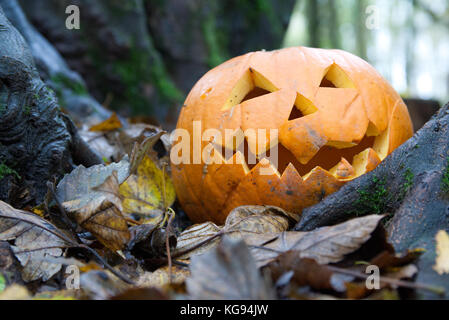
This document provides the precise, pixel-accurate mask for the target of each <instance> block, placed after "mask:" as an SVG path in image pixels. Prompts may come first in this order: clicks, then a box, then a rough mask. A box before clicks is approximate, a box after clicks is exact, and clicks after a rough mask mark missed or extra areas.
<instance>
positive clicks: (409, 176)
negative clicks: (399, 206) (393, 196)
mask: <svg viewBox="0 0 449 320" xmlns="http://www.w3.org/2000/svg"><path fill="white" fill-rule="evenodd" d="M414 178H415V175H414V174H413V172H412V170H410V168H407V170H405V174H404V179H405V182H404V184H403V185H402V188H401V192H400V194H399V199H403V198H404V197H405V194H406V193H407V191H408V190H410V188H411V187H412V185H413V179H414Z"/></svg>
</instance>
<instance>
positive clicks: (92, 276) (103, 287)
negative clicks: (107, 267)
mask: <svg viewBox="0 0 449 320" xmlns="http://www.w3.org/2000/svg"><path fill="white" fill-rule="evenodd" d="M80 288H81V289H82V291H83V294H84V295H85V296H86V297H87V298H89V299H92V300H106V299H110V298H111V297H113V296H116V295H119V294H121V293H122V292H124V291H126V290H127V289H130V286H129V285H128V284H126V283H124V282H123V281H121V280H120V279H118V278H117V277H116V276H114V275H113V274H112V273H111V272H110V271H99V270H93V271H89V272H85V273H83V274H81V277H80Z"/></svg>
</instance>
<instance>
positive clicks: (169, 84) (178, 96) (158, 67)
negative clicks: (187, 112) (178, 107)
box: [151, 58, 183, 103]
mask: <svg viewBox="0 0 449 320" xmlns="http://www.w3.org/2000/svg"><path fill="white" fill-rule="evenodd" d="M155 60H156V62H155V63H154V64H153V65H152V66H151V78H152V79H151V80H152V82H153V84H154V85H155V86H156V88H157V89H158V91H159V93H160V94H161V95H162V97H164V98H165V99H166V100H168V101H170V102H174V103H178V102H180V101H181V100H182V98H183V94H182V93H181V91H179V90H178V88H176V86H175V84H174V83H173V81H172V80H171V79H170V77H169V75H168V74H167V71H166V70H165V67H164V65H163V62H162V61H161V59H160V58H155Z"/></svg>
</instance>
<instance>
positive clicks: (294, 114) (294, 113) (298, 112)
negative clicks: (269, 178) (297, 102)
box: [288, 106, 304, 121]
mask: <svg viewBox="0 0 449 320" xmlns="http://www.w3.org/2000/svg"><path fill="white" fill-rule="evenodd" d="M302 117H304V114H303V113H302V112H301V110H299V109H298V108H297V107H295V106H293V108H292V112H291V113H290V117H288V121H291V120H295V119H298V118H302Z"/></svg>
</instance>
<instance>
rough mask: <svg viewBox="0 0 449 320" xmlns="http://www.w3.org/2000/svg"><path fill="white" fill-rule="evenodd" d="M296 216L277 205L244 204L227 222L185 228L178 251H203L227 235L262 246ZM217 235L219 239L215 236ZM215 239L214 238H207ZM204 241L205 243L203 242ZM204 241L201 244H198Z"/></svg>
mask: <svg viewBox="0 0 449 320" xmlns="http://www.w3.org/2000/svg"><path fill="white" fill-rule="evenodd" d="M294 217H295V216H294V215H291V214H290V213H288V212H286V211H284V210H282V209H280V208H277V207H273V206H241V207H237V208H235V209H234V210H232V211H231V212H230V213H229V215H228V217H227V218H226V222H225V225H224V226H223V227H222V226H217V225H216V224H214V223H213V222H205V223H202V224H197V225H193V226H191V227H189V228H187V229H186V230H184V231H183V232H182V233H181V234H180V236H179V237H178V245H177V247H176V251H175V253H180V252H184V251H189V250H191V249H192V248H194V247H197V248H195V250H191V251H189V252H188V253H186V254H185V255H182V258H183V259H185V258H188V257H190V256H192V255H197V254H201V253H203V252H205V251H207V250H209V249H211V248H213V247H215V246H216V245H217V244H218V242H219V238H218V237H217V235H219V234H226V235H227V236H228V237H230V238H233V239H242V240H244V241H245V242H246V244H248V245H256V246H257V245H262V244H263V243H265V242H266V241H268V240H271V239H273V238H276V237H277V235H278V234H279V233H280V232H282V231H286V230H287V229H288V227H289V224H290V222H294V221H295V220H294ZM212 237H215V239H211V238H212ZM208 239H211V240H210V241H207V240H208ZM202 243H203V244H202ZM200 244H202V245H201V246H199V247H198V245H200Z"/></svg>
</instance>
